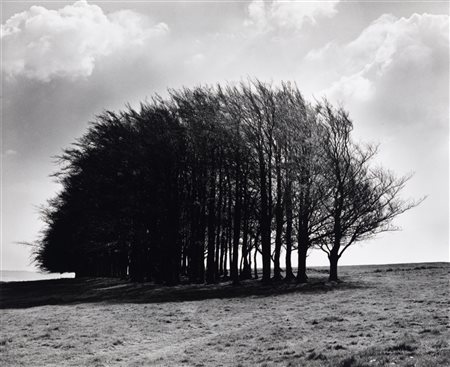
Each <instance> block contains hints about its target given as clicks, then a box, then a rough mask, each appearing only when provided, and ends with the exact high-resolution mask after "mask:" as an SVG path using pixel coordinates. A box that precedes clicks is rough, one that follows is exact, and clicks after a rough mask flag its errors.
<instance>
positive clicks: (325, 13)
mask: <svg viewBox="0 0 450 367" xmlns="http://www.w3.org/2000/svg"><path fill="white" fill-rule="evenodd" d="M338 3H339V0H335V1H306V2H299V1H295V0H273V1H271V2H265V1H263V0H254V1H252V2H251V3H250V4H249V5H248V8H247V12H248V18H247V19H246V20H245V25H246V26H250V27H254V28H256V29H257V30H258V31H267V30H274V29H280V28H281V29H291V30H299V29H301V28H302V26H303V25H304V24H305V23H310V24H316V23H317V19H318V18H321V17H323V18H331V17H333V16H334V15H336V14H337V10H336V5H337V4H338Z"/></svg>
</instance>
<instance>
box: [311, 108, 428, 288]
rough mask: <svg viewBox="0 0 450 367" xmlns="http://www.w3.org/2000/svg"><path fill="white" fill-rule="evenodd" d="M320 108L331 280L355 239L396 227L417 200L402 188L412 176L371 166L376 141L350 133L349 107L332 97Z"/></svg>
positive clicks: (324, 240)
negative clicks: (367, 141) (357, 138)
mask: <svg viewBox="0 0 450 367" xmlns="http://www.w3.org/2000/svg"><path fill="white" fill-rule="evenodd" d="M318 110H319V113H320V120H321V123H322V124H323V127H324V130H323V134H322V139H323V140H322V148H323V149H322V157H321V162H322V165H323V171H322V176H323V185H322V187H321V189H322V195H321V197H322V199H321V201H322V204H323V208H324V210H325V211H326V212H327V213H328V214H329V226H328V227H329V229H328V230H327V231H326V232H325V234H326V235H325V236H324V237H323V238H322V239H321V241H320V244H319V247H320V249H321V250H323V251H324V252H325V253H326V254H327V255H328V259H329V261H330V278H329V279H330V280H331V281H337V280H338V269H337V266H338V261H339V259H340V258H341V256H342V254H343V253H344V252H345V251H346V250H347V249H348V248H349V247H350V246H351V245H353V244H354V243H355V242H357V241H361V240H364V239H367V238H369V237H372V236H374V235H376V234H377V233H380V232H386V231H393V230H396V229H397V227H395V226H393V225H392V220H393V219H394V218H395V217H397V216H398V215H400V214H402V213H404V212H405V211H407V210H409V209H411V208H413V207H415V206H417V205H418V204H419V203H420V202H421V201H422V200H423V199H421V200H419V201H412V200H403V199H401V198H400V197H399V194H400V192H401V190H402V189H403V188H404V186H405V184H406V182H407V181H408V180H409V179H410V178H411V176H403V177H399V178H397V177H395V175H394V174H393V173H391V172H389V171H387V170H385V169H383V168H371V167H370V161H371V159H372V158H373V157H374V156H375V155H376V153H377V149H376V147H374V146H371V145H367V146H360V145H358V144H356V143H354V142H353V141H352V139H351V131H352V127H353V125H352V122H351V121H350V119H349V117H348V114H347V112H345V111H344V110H343V109H342V108H341V109H334V108H333V107H332V106H331V105H330V104H329V103H328V102H327V101H324V102H323V103H321V104H319V106H318Z"/></svg>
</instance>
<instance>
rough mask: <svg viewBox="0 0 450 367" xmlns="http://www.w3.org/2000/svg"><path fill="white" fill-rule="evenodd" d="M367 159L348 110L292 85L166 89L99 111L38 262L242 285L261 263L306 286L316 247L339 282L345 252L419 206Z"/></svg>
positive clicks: (69, 169)
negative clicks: (311, 98)
mask: <svg viewBox="0 0 450 367" xmlns="http://www.w3.org/2000/svg"><path fill="white" fill-rule="evenodd" d="M375 154H376V148H375V147H373V146H370V145H362V144H358V143H356V142H355V141H354V139H352V122H351V120H350V119H349V116H348V114H347V112H346V111H344V110H343V109H342V108H335V107H333V106H332V105H331V104H329V103H328V102H327V101H325V100H324V101H322V102H318V103H315V104H310V103H308V102H307V101H305V99H304V98H303V96H302V94H301V93H300V91H299V90H298V88H297V87H296V86H295V85H293V84H290V83H282V84H281V85H280V86H273V85H270V84H265V83H262V82H260V81H257V80H256V81H251V82H247V83H240V84H238V85H231V84H228V85H225V86H220V85H218V86H215V87H207V86H205V87H196V88H191V89H186V88H185V89H182V90H170V91H169V97H167V98H161V97H159V96H156V97H154V98H153V100H152V101H151V102H148V103H145V104H141V106H140V109H139V110H136V109H133V108H131V107H128V108H127V109H126V110H125V111H122V112H119V113H115V112H111V111H106V112H104V113H103V114H101V115H100V116H98V117H97V118H96V120H95V121H94V122H93V123H91V125H90V126H89V129H88V131H87V132H86V133H85V135H84V136H82V137H81V138H80V139H78V140H77V141H76V143H74V144H73V146H71V147H70V148H68V149H65V150H64V151H63V153H62V155H61V156H60V157H59V163H60V170H59V171H58V172H57V173H56V174H55V176H56V177H57V179H58V180H59V182H60V183H61V185H62V190H61V191H60V192H59V194H58V195H57V196H56V197H55V198H53V199H52V200H50V201H49V203H48V205H47V206H46V207H45V208H44V209H43V210H42V215H43V219H44V221H45V228H44V229H43V231H42V233H41V236H40V238H39V239H38V241H37V242H36V250H35V260H36V262H37V263H38V265H39V266H40V268H41V269H43V270H46V271H50V272H75V273H76V275H77V276H103V277H129V278H130V279H131V280H133V281H144V280H146V281H155V282H157V283H163V284H167V285H172V284H177V283H179V282H180V280H181V279H187V280H188V281H190V282H194V283H203V282H205V281H206V282H208V283H214V282H218V281H220V280H223V279H231V280H232V281H233V283H235V284H236V283H239V281H240V280H241V279H249V278H252V277H255V278H256V277H259V276H261V274H259V273H258V271H257V268H261V267H262V280H263V281H264V282H269V281H270V280H271V279H276V280H281V279H283V278H284V279H286V280H294V279H295V278H296V279H297V280H298V281H299V282H306V281H307V279H308V277H307V274H306V260H307V255H308V251H309V250H310V249H311V248H318V249H321V250H323V251H324V252H325V253H326V254H327V256H328V258H329V262H330V280H333V281H337V280H338V260H339V258H340V257H341V256H342V254H343V253H344V251H346V250H347V248H348V247H349V246H351V245H353V244H354V243H356V242H357V241H360V240H364V239H367V238H369V237H370V236H373V235H375V234H377V233H379V232H383V231H389V230H393V229H395V227H394V226H393V225H392V220H393V219H394V218H395V217H396V216H397V215H399V214H401V213H403V212H405V211H406V210H408V209H410V208H412V207H414V206H415V205H417V202H414V201H405V200H403V199H401V198H400V197H399V193H400V191H401V190H402V188H403V187H404V186H405V183H406V182H407V181H408V178H409V177H396V176H395V175H394V174H393V173H391V172H389V171H387V170H385V169H383V168H380V167H376V166H374V164H373V161H372V158H373V157H374V156H375ZM293 256H297V258H296V263H298V267H297V269H293V266H292V263H293V261H292V258H293ZM282 257H284V260H283V259H282ZM261 260H262V261H261ZM258 261H259V263H258ZM282 263H284V264H285V267H284V270H283V269H282V266H281V265H282Z"/></svg>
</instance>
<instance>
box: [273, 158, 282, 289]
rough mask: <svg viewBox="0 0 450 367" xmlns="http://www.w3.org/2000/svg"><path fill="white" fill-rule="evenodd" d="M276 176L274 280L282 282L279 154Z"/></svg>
mask: <svg viewBox="0 0 450 367" xmlns="http://www.w3.org/2000/svg"><path fill="white" fill-rule="evenodd" d="M275 168H276V175H277V202H276V208H275V221H276V232H275V257H274V266H273V267H274V270H273V273H274V275H273V278H274V280H281V279H282V278H283V277H282V275H281V268H280V255H281V245H282V236H283V220H284V218H283V206H282V205H283V204H282V195H283V193H282V188H281V157H279V154H277V158H276V167H275Z"/></svg>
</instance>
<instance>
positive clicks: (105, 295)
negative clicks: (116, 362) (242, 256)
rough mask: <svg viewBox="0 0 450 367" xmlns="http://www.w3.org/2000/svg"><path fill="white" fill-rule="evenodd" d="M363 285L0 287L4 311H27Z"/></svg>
mask: <svg viewBox="0 0 450 367" xmlns="http://www.w3.org/2000/svg"><path fill="white" fill-rule="evenodd" d="M368 286H369V285H368V284H366V283H362V282H356V281H355V282H341V283H329V282H327V281H326V279H325V278H315V277H312V278H311V279H310V281H309V283H308V284H297V283H286V282H273V283H271V284H268V285H265V284H262V283H261V281H258V280H246V281H242V282H241V283H240V284H239V285H238V286H233V285H232V284H231V283H230V282H224V283H219V284H211V285H205V284H199V285H192V284H189V285H178V286H173V287H167V286H161V285H155V284H153V283H131V282H127V281H124V280H119V279H111V278H84V279H83V278H80V279H53V280H42V281H32V282H11V283H0V308H2V309H5V308H27V307H36V306H44V305H66V304H75V303H97V302H103V303H164V302H183V301H198V300H205V299H212V298H219V299H220V298H224V299H226V298H240V297H252V296H256V297H268V296H276V295H281V294H286V293H293V292H298V293H324V292H329V291H336V290H342V289H356V288H367V287H368Z"/></svg>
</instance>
